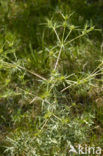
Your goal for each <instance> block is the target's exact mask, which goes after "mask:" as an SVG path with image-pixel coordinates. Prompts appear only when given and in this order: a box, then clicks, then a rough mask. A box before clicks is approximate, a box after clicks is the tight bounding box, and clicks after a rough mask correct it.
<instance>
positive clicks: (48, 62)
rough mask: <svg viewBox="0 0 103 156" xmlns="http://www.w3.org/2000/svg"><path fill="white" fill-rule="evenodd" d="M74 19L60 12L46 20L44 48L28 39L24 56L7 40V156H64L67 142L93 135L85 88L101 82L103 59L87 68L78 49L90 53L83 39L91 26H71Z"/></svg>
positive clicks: (4, 65) (92, 112)
mask: <svg viewBox="0 0 103 156" xmlns="http://www.w3.org/2000/svg"><path fill="white" fill-rule="evenodd" d="M72 18H73V13H72V14H70V15H68V14H64V13H62V11H58V13H57V14H56V15H54V16H53V17H52V18H51V19H48V18H47V19H46V23H44V24H43V26H44V27H45V28H44V27H43V28H44V29H45V30H46V32H47V34H46V33H45V31H44V32H43V38H42V39H41V40H42V41H41V43H42V45H43V47H42V49H39V48H37V49H35V48H33V45H32V44H31V43H28V44H29V45H28V46H27V48H25V50H24V51H23V52H24V53H25V55H23V56H22V54H21V53H20V54H18V53H17V52H18V51H13V52H12V48H14V47H15V46H14V45H15V44H14V42H16V41H15V40H11V41H9V48H10V54H8V53H7V54H5V55H3V54H2V55H1V56H0V60H1V62H0V69H2V70H3V68H4V69H5V72H4V73H6V74H5V75H9V76H8V77H7V78H6V79H5V80H4V83H5V82H6V83H5V85H4V84H3V85H2V87H4V88H5V87H7V91H6V90H5V91H4V92H3V93H2V94H0V97H1V98H2V99H4V100H7V101H8V104H9V113H8V116H10V121H11V126H12V128H13V131H12V133H11V132H10V133H9V134H8V136H7V139H6V140H5V146H4V148H5V153H6V154H8V155H10V156H15V155H17V156H19V155H23V156H29V155H30V156H32V155H33V156H41V155H42V156H46V155H48V156H59V155H60V156H66V155H68V149H69V146H70V145H74V146H76V145H77V144H85V143H86V144H90V143H91V139H89V140H87V138H89V137H90V136H91V134H92V133H93V131H92V130H93V125H94V122H95V110H92V109H90V107H91V106H92V104H91V103H93V101H92V99H90V97H89V95H88V90H90V89H91V86H92V87H93V86H94V85H95V83H97V81H98V82H100V79H98V78H97V77H98V76H102V72H103V71H102V70H103V61H101V62H100V64H98V65H97V66H96V67H95V69H94V70H93V71H89V72H88V70H86V68H87V69H88V66H87V65H88V61H87V60H86V56H83V55H84V54H81V53H80V52H81V49H82V50H84V53H86V52H87V51H89V46H88V49H86V48H85V45H84V43H85V44H87V40H89V39H88V38H89V34H90V32H92V31H93V30H95V28H94V26H93V25H92V24H87V23H86V24H85V25H84V27H83V28H81V27H80V26H75V25H74V24H73V23H72V20H71V19H72ZM40 25H41V24H40ZM40 25H39V26H40ZM48 29H49V30H48ZM48 34H49V36H48ZM41 36H42V35H41ZM83 42H84V43H83ZM6 43H7V42H6ZM18 44H19V43H18ZM79 45H80V47H79ZM87 45H88V44H87ZM6 46H8V45H6ZM83 46H84V47H83ZM80 48H81V49H80ZM83 48H84V49H83ZM19 50H20V49H19ZM5 51H6V50H5V48H4V52H5ZM28 51H29V54H28ZM85 51H86V52H85ZM5 53H6V52H5ZM83 57H84V58H83ZM83 59H84V60H86V61H85V64H83V65H82V63H81V62H82V61H83ZM75 63H77V64H75ZM73 65H75V67H76V72H75V69H73V68H74V67H73ZM71 66H72V69H71V68H70V67H71ZM82 66H83V68H82ZM78 67H79V68H80V69H78ZM2 73H3V71H1V74H2ZM2 75H3V74H2ZM5 75H4V76H3V77H2V79H3V78H4V77H5ZM14 75H15V76H14ZM12 83H13V85H12ZM10 91H11V92H10ZM88 101H89V104H90V106H88V107H87V104H88ZM90 129H91V132H90Z"/></svg>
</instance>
